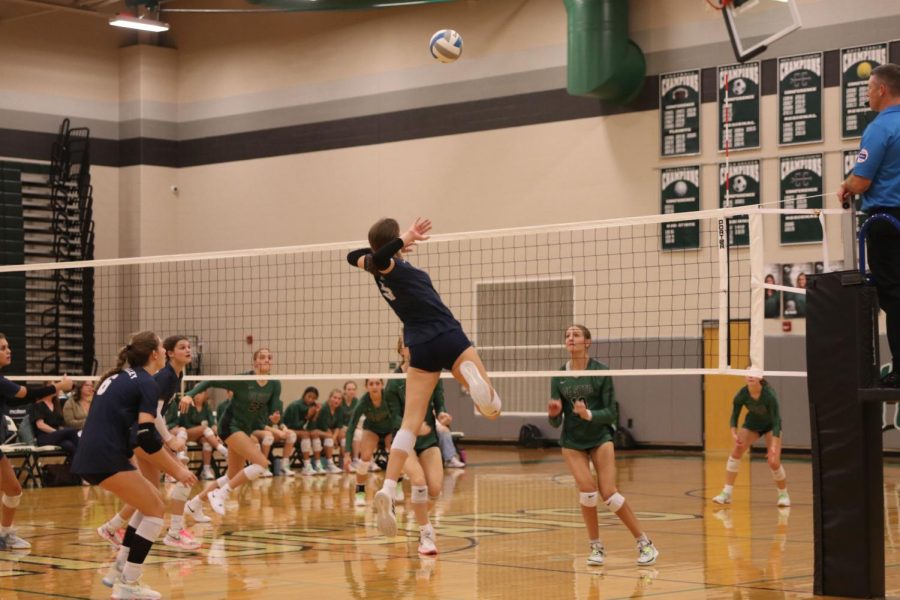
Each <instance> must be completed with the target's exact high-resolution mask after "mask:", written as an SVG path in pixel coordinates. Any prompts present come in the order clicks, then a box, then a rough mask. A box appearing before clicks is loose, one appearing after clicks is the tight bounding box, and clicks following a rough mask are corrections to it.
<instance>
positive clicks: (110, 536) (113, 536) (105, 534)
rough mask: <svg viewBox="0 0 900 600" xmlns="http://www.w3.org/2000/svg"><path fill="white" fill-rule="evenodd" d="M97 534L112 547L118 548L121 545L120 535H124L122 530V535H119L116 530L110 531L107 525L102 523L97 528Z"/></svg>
mask: <svg viewBox="0 0 900 600" xmlns="http://www.w3.org/2000/svg"><path fill="white" fill-rule="evenodd" d="M120 531H121V530H120ZM97 535H99V536H100V537H102V538H103V539H104V540H106V541H107V542H109V543H110V544H112V546H113V548H118V547H119V546H121V545H122V537H124V532H123V533H122V535H119V532H118V531H110V529H109V527H107V526H106V524H103V525H101V526H100V527H98V528H97Z"/></svg>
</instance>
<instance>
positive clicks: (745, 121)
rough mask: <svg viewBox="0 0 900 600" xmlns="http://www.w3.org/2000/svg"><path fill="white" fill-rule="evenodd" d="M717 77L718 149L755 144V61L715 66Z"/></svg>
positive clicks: (757, 105)
mask: <svg viewBox="0 0 900 600" xmlns="http://www.w3.org/2000/svg"><path fill="white" fill-rule="evenodd" d="M717 80H718V82H719V101H718V105H719V150H720V151H722V150H725V148H726V146H727V147H728V150H747V149H749V148H759V63H758V62H753V63H746V64H738V65H728V66H724V67H719V68H718V77H717ZM726 83H727V89H726ZM726 92H727V94H726ZM726 95H727V96H728V98H727V102H726ZM726 138H727V139H726Z"/></svg>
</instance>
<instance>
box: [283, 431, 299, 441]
mask: <svg viewBox="0 0 900 600" xmlns="http://www.w3.org/2000/svg"><path fill="white" fill-rule="evenodd" d="M285 442H287V443H288V444H296V443H297V434H296V433H295V432H293V431H288V432H287V438H285Z"/></svg>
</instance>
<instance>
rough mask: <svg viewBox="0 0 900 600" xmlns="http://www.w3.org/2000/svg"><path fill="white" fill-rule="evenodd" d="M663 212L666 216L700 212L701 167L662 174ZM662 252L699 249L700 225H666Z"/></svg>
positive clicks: (693, 222) (661, 203)
mask: <svg viewBox="0 0 900 600" xmlns="http://www.w3.org/2000/svg"><path fill="white" fill-rule="evenodd" d="M660 210H661V212H662V214H664V215H672V214H677V213H683V212H692V211H698V210H700V166H699V165H692V166H687V167H672V168H669V169H663V170H662V171H661V172H660ZM660 235H661V236H662V244H661V245H662V249H663V250H690V249H694V248H699V247H700V221H677V222H674V223H663V224H662V228H661V232H660Z"/></svg>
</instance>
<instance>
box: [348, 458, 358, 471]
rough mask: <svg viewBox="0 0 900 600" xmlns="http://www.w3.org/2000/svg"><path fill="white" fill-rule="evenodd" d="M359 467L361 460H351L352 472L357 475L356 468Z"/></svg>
mask: <svg viewBox="0 0 900 600" xmlns="http://www.w3.org/2000/svg"><path fill="white" fill-rule="evenodd" d="M358 465H359V459H358V458H353V459H350V470H351V471H353V472H354V473H356V467H357V466H358Z"/></svg>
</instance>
